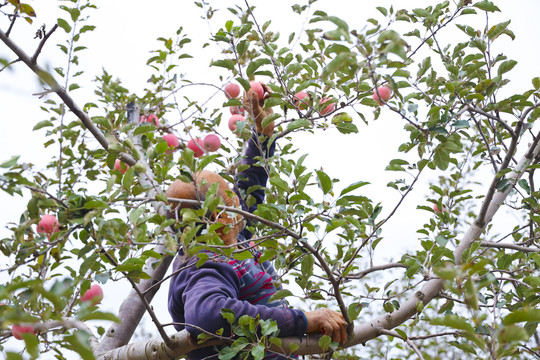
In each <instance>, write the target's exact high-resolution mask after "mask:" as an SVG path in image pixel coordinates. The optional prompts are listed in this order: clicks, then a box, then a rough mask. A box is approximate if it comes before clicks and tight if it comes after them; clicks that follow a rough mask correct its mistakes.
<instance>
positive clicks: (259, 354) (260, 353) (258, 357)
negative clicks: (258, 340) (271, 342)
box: [251, 344, 265, 360]
mask: <svg viewBox="0 0 540 360" xmlns="http://www.w3.org/2000/svg"><path fill="white" fill-rule="evenodd" d="M264 350H265V347H264V345H263V344H257V345H256V346H255V347H254V348H253V349H252V350H251V355H253V359H254V360H262V358H263V357H264Z"/></svg>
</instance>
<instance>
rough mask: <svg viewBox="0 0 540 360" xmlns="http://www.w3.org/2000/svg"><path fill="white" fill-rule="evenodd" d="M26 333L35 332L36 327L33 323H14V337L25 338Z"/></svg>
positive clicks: (12, 332)
mask: <svg viewBox="0 0 540 360" xmlns="http://www.w3.org/2000/svg"><path fill="white" fill-rule="evenodd" d="M24 333H32V334H35V333H36V331H35V330H34V327H33V326H32V325H17V324H13V326H11V334H12V335H13V337H14V338H15V339H17V340H23V339H24V338H23V334H24Z"/></svg>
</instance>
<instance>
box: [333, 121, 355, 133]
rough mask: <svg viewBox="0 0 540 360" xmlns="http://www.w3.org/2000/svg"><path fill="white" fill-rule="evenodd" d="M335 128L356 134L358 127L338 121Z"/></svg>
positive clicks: (342, 131) (341, 131)
mask: <svg viewBox="0 0 540 360" xmlns="http://www.w3.org/2000/svg"><path fill="white" fill-rule="evenodd" d="M336 128H337V129H338V131H339V132H340V133H342V134H356V133H358V128H357V127H356V125H354V124H353V123H345V122H342V123H339V124H337V126H336Z"/></svg>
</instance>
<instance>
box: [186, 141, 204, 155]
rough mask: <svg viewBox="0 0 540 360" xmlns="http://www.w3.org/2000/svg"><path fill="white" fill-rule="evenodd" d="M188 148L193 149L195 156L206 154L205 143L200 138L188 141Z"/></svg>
mask: <svg viewBox="0 0 540 360" xmlns="http://www.w3.org/2000/svg"><path fill="white" fill-rule="evenodd" d="M187 147H188V149H191V150H192V151H193V152H194V153H195V154H194V156H195V157H201V156H202V155H203V154H204V145H203V143H202V140H201V139H199V138H195V139H191V140H189V141H188V143H187Z"/></svg>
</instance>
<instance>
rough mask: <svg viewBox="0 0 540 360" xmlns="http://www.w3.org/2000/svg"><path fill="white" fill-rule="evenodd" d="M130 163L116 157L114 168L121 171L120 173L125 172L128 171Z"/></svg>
mask: <svg viewBox="0 0 540 360" xmlns="http://www.w3.org/2000/svg"><path fill="white" fill-rule="evenodd" d="M128 169H129V165H128V164H126V163H125V162H123V161H122V160H120V159H116V161H115V162H114V170H118V171H120V174H124V173H125V172H126V171H128Z"/></svg>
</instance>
